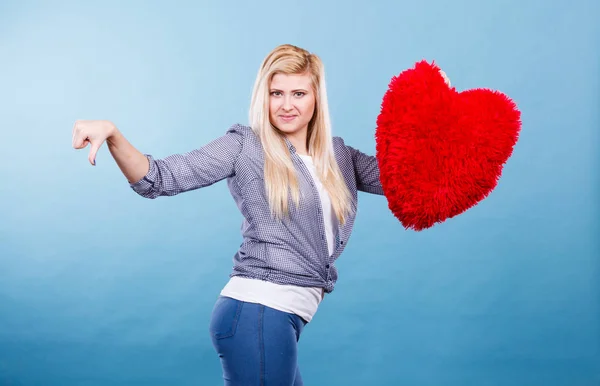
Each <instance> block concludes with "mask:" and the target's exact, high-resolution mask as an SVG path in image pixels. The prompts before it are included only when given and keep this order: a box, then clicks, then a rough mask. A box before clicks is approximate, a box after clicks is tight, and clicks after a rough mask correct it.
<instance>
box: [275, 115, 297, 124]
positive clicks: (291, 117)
mask: <svg viewBox="0 0 600 386" xmlns="http://www.w3.org/2000/svg"><path fill="white" fill-rule="evenodd" d="M279 118H281V120H282V121H284V122H291V121H293V120H294V118H296V116H295V115H280V116H279Z"/></svg>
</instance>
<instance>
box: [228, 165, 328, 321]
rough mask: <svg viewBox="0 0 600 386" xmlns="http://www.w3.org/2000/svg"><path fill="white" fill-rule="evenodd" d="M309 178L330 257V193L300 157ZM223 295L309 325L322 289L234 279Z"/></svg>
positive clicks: (312, 166)
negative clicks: (314, 190) (317, 194)
mask: <svg viewBox="0 0 600 386" xmlns="http://www.w3.org/2000/svg"><path fill="white" fill-rule="evenodd" d="M299 156H300V158H301V159H302V161H304V164H305V165H306V167H307V169H308V171H309V172H310V175H311V176H312V178H313V180H314V182H315V187H316V188H317V191H318V192H319V198H320V200H321V207H322V208H323V220H324V224H325V236H326V239H327V248H328V251H329V255H330V256H331V255H332V254H333V237H334V235H333V229H334V224H335V214H334V213H333V208H332V207H331V200H330V198H329V194H328V193H327V191H326V190H325V188H324V187H323V185H322V184H321V181H320V180H319V178H318V177H317V175H316V171H315V167H314V164H313V163H312V158H311V157H310V156H307V155H300V154H299ZM221 295H222V296H227V297H230V298H234V299H237V300H240V301H245V302H250V303H259V304H263V305H265V306H267V307H271V308H274V309H276V310H279V311H283V312H288V313H293V314H296V315H298V316H300V317H301V318H302V319H304V320H305V321H307V322H310V321H311V320H312V318H313V316H314V315H315V313H316V312H317V308H318V307H319V304H320V303H321V300H323V295H324V292H323V289H322V288H318V287H300V286H294V285H282V284H275V283H271V282H268V281H264V280H258V279H248V278H242V277H237V276H234V277H232V278H230V279H229V282H228V283H227V284H226V285H225V287H224V288H223V290H222V291H221Z"/></svg>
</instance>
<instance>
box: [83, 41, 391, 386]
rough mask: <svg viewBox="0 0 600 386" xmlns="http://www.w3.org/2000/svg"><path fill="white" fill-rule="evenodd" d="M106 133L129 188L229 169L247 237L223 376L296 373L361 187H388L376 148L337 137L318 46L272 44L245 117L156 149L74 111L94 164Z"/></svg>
mask: <svg viewBox="0 0 600 386" xmlns="http://www.w3.org/2000/svg"><path fill="white" fill-rule="evenodd" d="M104 141H106V142H107V144H108V148H109V150H110V153H111V154H112V156H113V157H114V159H115V161H116V162H117V164H118V166H119V168H120V169H121V171H122V172H123V174H124V175H125V177H126V178H127V179H128V181H129V183H130V186H131V187H132V188H133V190H134V191H135V192H137V193H138V194H140V195H141V196H143V197H147V198H156V197H158V196H172V195H176V194H179V193H183V192H186V191H190V190H194V189H198V188H201V187H205V186H208V185H211V184H214V183H215V182H218V181H221V180H223V179H227V183H228V186H229V189H230V191H231V194H232V195H233V197H234V199H235V201H236V203H237V205H238V207H239V209H240V211H241V212H242V214H243V216H244V221H243V227H242V234H243V237H244V241H243V243H242V245H241V246H240V248H239V250H238V251H237V253H236V254H235V256H234V268H233V272H232V274H231V277H230V280H229V282H228V283H227V284H226V285H225V287H224V288H223V290H222V292H221V294H220V296H219V297H218V299H217V302H216V305H215V307H214V310H213V314H212V318H211V322H210V334H211V338H212V342H213V344H214V347H215V349H216V351H217V353H218V355H219V357H220V358H221V364H222V367H223V377H224V379H225V384H226V385H262V384H267V385H302V378H301V375H300V372H299V369H298V365H297V343H298V339H299V337H300V334H301V332H302V329H303V327H304V326H305V325H306V323H308V322H310V321H311V319H312V317H313V316H314V314H315V312H316V311H317V308H318V306H319V303H320V302H321V300H322V299H323V296H324V294H325V293H330V292H331V291H333V288H334V285H335V283H336V280H337V271H336V268H335V267H334V262H335V261H336V259H337V258H338V257H339V256H340V254H341V253H342V251H343V250H344V248H345V246H346V244H347V242H348V238H349V236H350V233H351V230H352V226H353V223H354V218H355V214H356V204H357V191H359V190H360V191H363V192H369V193H373V194H378V195H383V190H382V187H381V183H380V180H379V169H378V164H377V160H376V158H375V157H374V156H368V155H365V154H363V153H362V152H360V151H358V150H356V149H354V148H352V147H350V146H347V145H346V144H344V141H343V140H342V139H341V138H339V137H332V134H331V125H330V120H329V110H328V105H327V93H326V87H325V77H324V69H323V64H322V62H321V60H320V59H319V58H318V57H317V56H316V55H314V54H311V53H309V52H307V51H306V50H303V49H301V48H298V47H295V46H292V45H282V46H279V47H277V48H275V49H274V50H273V51H272V52H271V53H270V54H269V55H267V57H266V58H265V59H264V61H263V63H262V66H261V68H260V70H259V72H258V76H257V78H256V82H255V84H254V90H253V94H252V100H251V107H250V126H249V127H246V126H243V125H234V126H232V127H231V128H229V129H228V130H227V132H226V133H225V134H224V135H223V136H222V137H220V138H218V139H215V140H214V141H212V142H210V143H208V144H206V145H205V146H203V147H201V148H199V149H196V150H193V151H191V152H189V153H186V154H175V155H171V156H169V157H166V158H164V159H160V160H156V159H154V158H153V157H152V156H151V155H148V154H142V153H140V152H139V151H138V150H136V149H135V148H134V147H133V146H132V145H131V144H130V143H129V142H128V141H127V140H126V139H125V137H124V136H123V135H122V133H121V132H120V131H119V130H118V129H117V128H116V127H115V125H113V124H112V123H111V122H108V121H78V122H76V123H75V126H74V129H73V146H74V147H75V148H76V149H82V148H84V147H86V146H87V144H88V143H89V144H90V145H91V150H90V154H89V160H90V162H91V163H92V164H95V156H96V152H97V151H98V148H99V147H100V146H101V144H102V143H103V142H104Z"/></svg>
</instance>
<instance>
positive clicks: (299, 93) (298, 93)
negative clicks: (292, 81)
mask: <svg viewBox="0 0 600 386" xmlns="http://www.w3.org/2000/svg"><path fill="white" fill-rule="evenodd" d="M304 95H306V93H305V92H303V91H298V92H296V96H297V97H298V98H301V97H303V96H304Z"/></svg>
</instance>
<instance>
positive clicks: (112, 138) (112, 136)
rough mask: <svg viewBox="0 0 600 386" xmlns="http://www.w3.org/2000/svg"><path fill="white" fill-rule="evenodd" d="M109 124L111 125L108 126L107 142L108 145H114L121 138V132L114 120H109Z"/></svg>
mask: <svg viewBox="0 0 600 386" xmlns="http://www.w3.org/2000/svg"><path fill="white" fill-rule="evenodd" d="M108 125H109V127H108V135H107V137H106V143H107V144H108V145H114V144H115V142H117V141H118V140H119V137H120V136H121V132H120V131H119V129H118V128H117V126H115V125H114V124H113V123H112V122H109V123H108Z"/></svg>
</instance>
